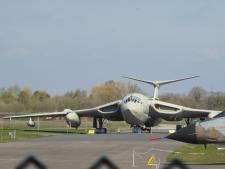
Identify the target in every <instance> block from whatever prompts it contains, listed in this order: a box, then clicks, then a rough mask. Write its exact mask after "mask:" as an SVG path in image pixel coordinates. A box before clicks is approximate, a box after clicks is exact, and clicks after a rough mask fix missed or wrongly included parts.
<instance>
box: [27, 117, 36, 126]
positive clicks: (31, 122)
mask: <svg viewBox="0 0 225 169" xmlns="http://www.w3.org/2000/svg"><path fill="white" fill-rule="evenodd" d="M27 125H28V126H29V127H35V122H34V121H33V120H32V118H30V119H29V121H28V122H27Z"/></svg>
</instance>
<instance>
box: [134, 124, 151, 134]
mask: <svg viewBox="0 0 225 169" xmlns="http://www.w3.org/2000/svg"><path fill="white" fill-rule="evenodd" d="M131 127H132V133H143V132H144V131H147V132H148V133H151V132H152V128H151V127H146V126H139V125H134V126H131Z"/></svg>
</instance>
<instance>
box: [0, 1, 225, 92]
mask: <svg viewBox="0 0 225 169" xmlns="http://www.w3.org/2000/svg"><path fill="white" fill-rule="evenodd" d="M224 8H225V1H222V0H221V1H219V0H216V1H207V0H198V1H194V0H191V1H180V0H179V1H178V0H177V1H149V0H142V1H137V0H136V1H135V0H127V1H125V0H122V1H121V0H117V1H105V0H95V1H93V0H90V1H86V0H82V1H81V0H80V1H78V0H77V1H72V0H71V1H69V0H68V1H56V0H54V1H53V0H52V1H50V0H49V1H46V0H40V1H35V0H33V1H32V0H26V1H23V0H20V1H0V77H1V78H0V87H9V86H12V85H14V84H17V85H19V86H21V87H30V88H32V89H33V90H37V89H42V90H47V91H49V92H50V93H51V94H63V93H64V92H65V91H68V90H75V89H77V88H81V89H87V90H90V88H91V87H92V86H93V85H96V84H101V83H104V82H105V81H108V80H123V79H121V78H120V76H121V75H126V76H129V75H132V76H134V77H138V78H143V79H149V80H156V79H157V80H163V79H174V78H181V77H183V76H187V75H200V76H201V77H200V78H198V79H196V80H190V81H187V82H181V83H179V84H174V85H169V86H167V87H163V88H162V92H175V93H186V92H187V91H189V90H190V89H191V87H193V86H202V87H204V88H205V89H207V90H212V89H213V90H214V91H225V76H224V72H225V66H224V63H225V48H224V46H225V19H224V18H225V10H224ZM125 81H126V80H125ZM140 87H141V88H142V89H143V90H145V91H146V92H148V90H149V92H150V91H151V90H150V89H149V88H150V87H148V86H146V85H143V84H140Z"/></svg>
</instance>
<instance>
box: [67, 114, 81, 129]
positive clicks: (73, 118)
mask: <svg viewBox="0 0 225 169" xmlns="http://www.w3.org/2000/svg"><path fill="white" fill-rule="evenodd" d="M66 122H67V124H68V125H69V126H70V127H74V128H77V127H79V126H80V123H81V121H80V117H79V116H78V115H77V113H75V112H71V113H68V114H67V115H66Z"/></svg>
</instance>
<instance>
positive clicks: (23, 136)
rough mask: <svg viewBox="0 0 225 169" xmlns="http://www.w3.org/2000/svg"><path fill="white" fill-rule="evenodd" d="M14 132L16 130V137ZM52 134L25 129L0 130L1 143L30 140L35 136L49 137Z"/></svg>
mask: <svg viewBox="0 0 225 169" xmlns="http://www.w3.org/2000/svg"><path fill="white" fill-rule="evenodd" d="M14 132H15V137H14ZM50 135H52V134H51V133H43V132H30V131H23V130H10V129H2V130H0V143H5V142H11V141H20V140H29V139H34V138H42V137H47V136H50Z"/></svg>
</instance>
